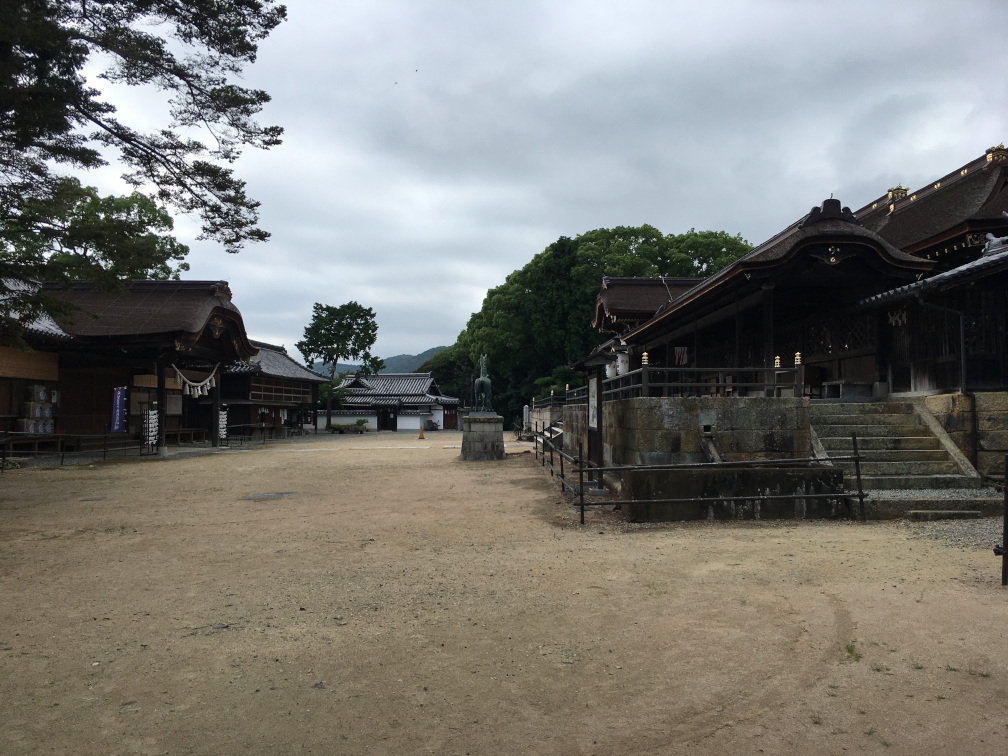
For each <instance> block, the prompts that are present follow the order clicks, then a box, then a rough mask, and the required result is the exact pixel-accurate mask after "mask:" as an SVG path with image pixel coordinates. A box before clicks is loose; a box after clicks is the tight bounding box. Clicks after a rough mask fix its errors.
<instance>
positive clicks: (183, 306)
mask: <svg viewBox="0 0 1008 756" xmlns="http://www.w3.org/2000/svg"><path fill="white" fill-rule="evenodd" d="M43 288H44V289H45V290H46V293H48V294H50V295H51V296H53V297H56V298H59V299H61V300H63V301H64V302H67V303H68V304H70V305H72V306H73V307H74V308H75V312H74V313H72V314H71V315H69V316H66V317H61V318H60V319H59V320H58V323H59V326H60V327H61V328H62V329H63V330H64V331H66V333H68V334H70V336H72V337H74V338H75V339H85V340H88V339H111V338H116V339H124V340H127V339H128V340H132V341H143V340H150V341H155V340H168V339H176V340H178V341H179V342H180V343H184V344H187V345H190V346H192V345H195V344H196V342H197V341H198V340H199V339H200V337H201V336H203V334H204V331H206V330H209V332H210V333H211V335H212V337H213V338H214V339H219V338H220V337H221V336H222V335H224V333H225V332H229V333H230V335H231V339H229V342H230V346H231V347H233V351H234V353H235V354H236V356H237V357H238V358H239V359H242V360H247V359H249V358H250V357H252V356H254V355H255V354H256V352H257V350H256V348H255V347H254V346H252V344H251V342H249V339H248V335H247V334H246V332H245V324H244V322H243V320H242V316H241V312H240V311H239V310H238V308H237V307H235V306H234V304H232V303H231V289H230V288H229V287H228V284H227V282H226V281H134V282H131V283H128V284H126V285H125V286H124V287H123V288H122V289H121V290H115V291H104V290H102V289H99V288H98V287H96V286H95V285H94V284H93V283H90V282H75V283H73V284H71V285H70V287H69V288H66V289H64V288H62V287H60V286H57V285H54V284H46V285H45V286H44V287H43Z"/></svg>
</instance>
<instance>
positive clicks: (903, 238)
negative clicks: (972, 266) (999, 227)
mask: <svg viewBox="0 0 1008 756" xmlns="http://www.w3.org/2000/svg"><path fill="white" fill-rule="evenodd" d="M992 150H994V152H993V153H992V152H988V153H987V154H985V155H982V156H981V157H979V158H977V159H976V160H974V161H972V162H971V163H967V164H966V165H964V166H963V167H962V168H958V169H956V170H955V171H953V172H952V173H950V174H948V175H947V176H942V177H941V178H940V179H937V180H936V181H934V182H932V183H930V184H928V185H927V186H925V187H922V188H920V189H918V190H916V191H909V190H905V191H906V196H902V191H900V192H899V196H894V197H892V198H891V197H889V196H888V195H883V196H881V197H879V198H878V199H877V200H874V201H873V202H870V203H868V204H867V205H865V206H864V207H862V208H861V209H860V210H858V211H857V212H856V213H855V215H856V216H857V218H858V220H859V221H861V223H862V224H863V225H864V226H865V227H866V228H869V229H871V230H872V231H875V232H876V233H878V235H879V236H881V237H882V238H883V239H885V240H886V241H888V242H889V243H890V244H893V245H895V246H897V247H899V248H901V249H913V250H914V251H916V250H917V249H921V248H924V247H926V246H927V243H928V241H929V240H934V241H935V242H937V241H939V240H940V237H941V235H942V234H943V232H947V231H950V230H953V229H957V228H960V227H961V226H962V224H964V223H968V222H971V221H972V222H984V221H987V222H994V223H998V224H1000V223H1003V216H1002V213H1003V212H1004V211H1006V210H1008V191H1005V187H1006V184H1008V162H1004V161H1003V160H1001V159H1000V158H999V157H997V150H996V148H992ZM1001 152H1002V153H1003V150H1002V151H1001ZM988 155H990V156H991V157H990V158H988ZM890 206H892V208H893V209H892V210H890Z"/></svg>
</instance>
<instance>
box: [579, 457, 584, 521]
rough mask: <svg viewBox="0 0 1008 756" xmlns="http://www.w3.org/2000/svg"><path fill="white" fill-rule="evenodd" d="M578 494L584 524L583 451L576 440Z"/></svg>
mask: <svg viewBox="0 0 1008 756" xmlns="http://www.w3.org/2000/svg"><path fill="white" fill-rule="evenodd" d="M578 495H579V498H580V500H581V524H582V525H584V453H583V452H582V450H581V442H580V441H578Z"/></svg>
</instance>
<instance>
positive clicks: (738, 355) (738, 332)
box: [734, 294, 745, 368]
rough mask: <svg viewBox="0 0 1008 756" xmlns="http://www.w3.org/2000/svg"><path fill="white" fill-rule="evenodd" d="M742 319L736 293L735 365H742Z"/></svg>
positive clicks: (743, 337)
mask: <svg viewBox="0 0 1008 756" xmlns="http://www.w3.org/2000/svg"><path fill="white" fill-rule="evenodd" d="M744 327H745V326H744V321H743V320H742V310H741V309H739V300H738V294H736V295H735V365H734V367H736V368H740V367H742V342H743V341H744V340H745V335H744V334H743V332H742V331H743V328H744Z"/></svg>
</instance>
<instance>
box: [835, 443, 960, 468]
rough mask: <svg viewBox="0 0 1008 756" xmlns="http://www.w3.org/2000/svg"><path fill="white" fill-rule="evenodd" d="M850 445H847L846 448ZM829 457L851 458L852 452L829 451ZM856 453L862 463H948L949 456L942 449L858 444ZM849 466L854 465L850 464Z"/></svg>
mask: <svg viewBox="0 0 1008 756" xmlns="http://www.w3.org/2000/svg"><path fill="white" fill-rule="evenodd" d="M849 446H850V444H848V447H849ZM829 451H830V457H843V456H845V455H846V456H851V455H853V453H854V451H853V450H852V449H850V448H848V449H847V450H846V451H840V450H834V449H830V450H829ZM858 453H859V454H860V455H861V461H862V463H864V462H894V463H899V462H922V463H923V462H948V461H949V455H948V452H946V451H945V450H944V449H865V448H864V447H863V446H861V444H860V443H858ZM850 464H852V465H853V464H854V463H853V462H850Z"/></svg>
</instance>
